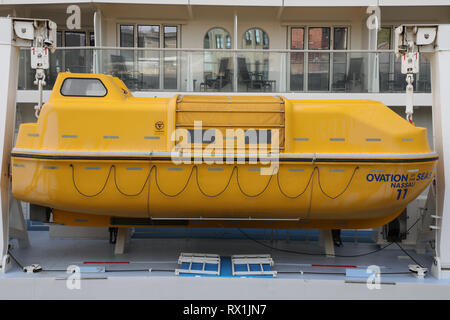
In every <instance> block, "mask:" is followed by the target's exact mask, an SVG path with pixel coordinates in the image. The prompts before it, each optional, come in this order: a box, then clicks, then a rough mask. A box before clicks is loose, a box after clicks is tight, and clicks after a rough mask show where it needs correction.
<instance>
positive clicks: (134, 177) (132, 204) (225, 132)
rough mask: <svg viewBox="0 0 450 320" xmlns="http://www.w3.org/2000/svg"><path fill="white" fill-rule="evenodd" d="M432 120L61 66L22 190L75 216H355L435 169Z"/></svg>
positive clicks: (343, 224)
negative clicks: (163, 93) (145, 92)
mask: <svg viewBox="0 0 450 320" xmlns="http://www.w3.org/2000/svg"><path fill="white" fill-rule="evenodd" d="M437 159H438V156H437V154H436V153H435V152H433V151H432V150H430V148H429V146H428V142H427V137H426V129H424V128H418V127H415V126H413V125H411V124H410V123H409V122H407V121H406V120H404V119H402V118H401V117H400V116H398V115H397V114H395V113H394V112H393V111H391V110H390V109H389V108H388V107H386V106H385V105H383V104H382V103H380V102H377V101H369V100H293V99H285V98H283V97H278V96H274V97H272V96H217V95H184V96H183V95H176V96H175V97H173V98H139V97H134V96H132V94H131V93H130V92H129V90H128V89H127V88H126V86H125V85H124V83H123V82H122V81H120V80H119V79H118V78H115V77H112V76H109V75H101V74H75V73H60V74H59V76H58V78H57V81H56V83H55V85H54V88H53V91H52V93H51V96H50V99H49V100H48V102H47V103H46V104H44V106H43V108H42V110H41V112H40V115H39V119H38V121H37V123H26V124H22V125H21V126H20V130H19V134H18V137H17V142H16V145H15V147H14V149H13V151H12V185H13V194H14V196H15V197H16V198H17V199H20V200H23V201H27V202H30V203H33V204H36V205H39V206H43V207H48V208H51V210H52V219H53V220H52V221H53V222H56V223H62V224H65V225H73V226H105V227H123V226H160V225H179V226H192V227H212V226H220V227H237V226H239V227H267V228H322V229H346V228H347V229H349V228H351V229H356V228H371V227H377V226H381V225H384V224H386V223H388V222H390V221H392V220H393V219H395V218H396V217H397V216H398V215H399V214H400V213H401V212H402V211H403V210H404V209H405V208H406V206H407V204H408V203H409V202H411V201H412V200H414V199H415V198H416V197H417V196H418V195H419V194H420V193H421V192H423V191H424V189H425V188H426V187H427V186H428V185H429V183H430V182H431V181H432V179H433V177H434V174H435V165H436V161H437Z"/></svg>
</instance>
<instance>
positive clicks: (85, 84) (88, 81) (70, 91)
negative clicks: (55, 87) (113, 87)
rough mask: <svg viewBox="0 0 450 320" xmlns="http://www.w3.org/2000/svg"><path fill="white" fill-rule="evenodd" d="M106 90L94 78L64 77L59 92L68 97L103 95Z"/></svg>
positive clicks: (98, 80)
mask: <svg viewBox="0 0 450 320" xmlns="http://www.w3.org/2000/svg"><path fill="white" fill-rule="evenodd" d="M107 92H108V91H107V90H106V87H105V86H104V85H103V83H102V82H101V81H100V79H95V78H66V79H65V80H64V82H63V84H62V86H61V94H62V95H63V96H69V97H104V96H106V93H107Z"/></svg>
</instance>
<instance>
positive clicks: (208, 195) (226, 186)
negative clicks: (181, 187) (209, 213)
mask: <svg viewBox="0 0 450 320" xmlns="http://www.w3.org/2000/svg"><path fill="white" fill-rule="evenodd" d="M195 167H196V178H197V187H198V190H199V191H200V192H201V194H202V195H204V196H205V197H209V198H215V197H218V196H220V195H221V194H222V193H224V192H225V190H227V189H228V186H229V185H230V182H231V178H232V177H233V174H234V171H235V170H236V171H237V166H234V167H233V170H232V171H231V174H230V178H229V179H228V182H227V184H226V185H225V188H223V190H222V191H220V192H219V193H216V194H214V195H210V194H207V193H206V192H204V191H203V190H202V188H201V187H200V182H199V179H198V167H197V166H195Z"/></svg>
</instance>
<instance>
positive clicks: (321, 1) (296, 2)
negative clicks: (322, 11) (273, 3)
mask: <svg viewBox="0 0 450 320" xmlns="http://www.w3.org/2000/svg"><path fill="white" fill-rule="evenodd" d="M376 5H378V1H377V0H342V1H336V0H314V1H311V0H284V6H285V7H368V6H376Z"/></svg>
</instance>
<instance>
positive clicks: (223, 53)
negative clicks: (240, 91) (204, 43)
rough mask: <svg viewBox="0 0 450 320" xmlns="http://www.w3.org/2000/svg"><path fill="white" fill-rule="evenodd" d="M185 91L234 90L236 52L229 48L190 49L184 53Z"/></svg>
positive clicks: (183, 73)
mask: <svg viewBox="0 0 450 320" xmlns="http://www.w3.org/2000/svg"><path fill="white" fill-rule="evenodd" d="M183 56H184V57H183V61H184V64H183V66H182V72H181V74H182V78H183V82H182V84H183V88H182V89H183V91H187V92H190V91H194V92H232V91H234V85H233V84H234V82H233V74H234V54H233V53H232V52H230V51H228V50H205V51H200V52H199V51H189V52H185V53H183Z"/></svg>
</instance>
